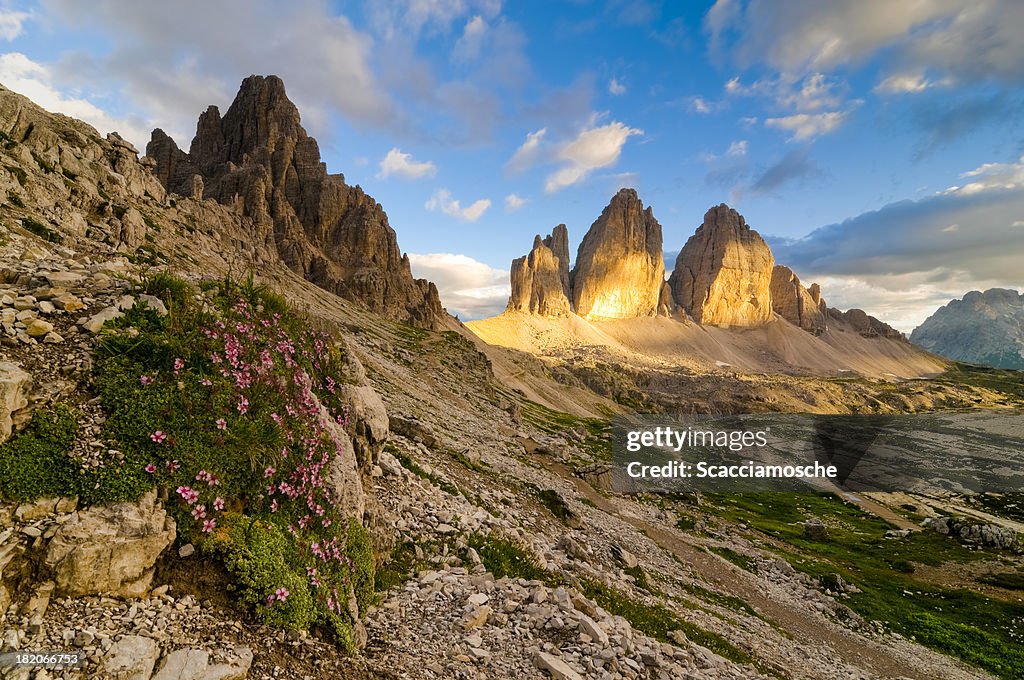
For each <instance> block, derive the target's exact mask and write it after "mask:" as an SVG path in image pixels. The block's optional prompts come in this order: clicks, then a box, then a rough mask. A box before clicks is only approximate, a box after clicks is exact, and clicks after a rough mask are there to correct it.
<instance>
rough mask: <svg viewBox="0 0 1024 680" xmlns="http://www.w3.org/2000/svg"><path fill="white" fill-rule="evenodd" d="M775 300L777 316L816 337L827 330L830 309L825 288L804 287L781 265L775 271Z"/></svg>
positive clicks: (773, 275)
mask: <svg viewBox="0 0 1024 680" xmlns="http://www.w3.org/2000/svg"><path fill="white" fill-rule="evenodd" d="M771 298H772V309H773V310H774V311H775V313H776V314H778V315H779V316H781V317H782V318H783V319H785V320H786V321H789V322H790V323H791V324H793V325H795V326H799V327H800V328H802V329H804V330H805V331H807V332H808V333H813V334H814V335H821V334H822V333H824V332H825V331H826V330H827V326H828V324H827V318H828V308H827V307H826V305H825V301H824V300H822V299H821V288H820V287H819V286H818V284H816V283H814V284H811V287H810V288H809V289H808V288H804V287H803V285H801V283H800V279H799V278H798V277H797V275H796V274H794V273H793V270H792V269H790V268H789V267H783V266H782V265H779V264H777V265H775V267H774V268H773V269H772V280H771Z"/></svg>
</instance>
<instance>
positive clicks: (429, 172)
mask: <svg viewBox="0 0 1024 680" xmlns="http://www.w3.org/2000/svg"><path fill="white" fill-rule="evenodd" d="M436 172H437V166H436V165H434V164H433V163H432V162H431V161H416V160H413V157H412V155H411V154H407V153H402V152H401V151H399V150H398V147H394V148H392V149H391V150H390V151H388V153H387V155H386V156H384V158H383V159H382V160H381V162H380V172H378V173H377V177H379V178H381V179H384V178H385V177H390V176H391V175H398V176H399V177H405V178H406V179H419V178H421V177H429V176H433V175H434V173H436Z"/></svg>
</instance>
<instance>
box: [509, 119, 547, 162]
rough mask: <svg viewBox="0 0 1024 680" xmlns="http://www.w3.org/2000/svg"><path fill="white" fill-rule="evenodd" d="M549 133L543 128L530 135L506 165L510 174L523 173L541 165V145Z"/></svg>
mask: <svg viewBox="0 0 1024 680" xmlns="http://www.w3.org/2000/svg"><path fill="white" fill-rule="evenodd" d="M547 131H548V130H547V128H541V129H539V130H535V131H534V132H530V133H528V134H527V135H526V141H525V142H523V143H522V144H521V145H520V146H519V148H518V149H516V152H515V153H514V154H512V158H510V159H509V161H508V163H506V164H505V168H506V169H507V170H508V171H509V172H522V171H523V170H526V169H527V168H530V167H532V166H533V165H536V164H537V163H539V162H540V161H541V159H542V156H541V143H542V142H543V141H544V135H546V134H547Z"/></svg>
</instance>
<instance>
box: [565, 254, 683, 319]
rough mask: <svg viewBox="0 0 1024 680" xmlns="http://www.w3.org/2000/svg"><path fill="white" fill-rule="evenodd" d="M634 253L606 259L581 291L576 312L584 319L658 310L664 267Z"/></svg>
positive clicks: (651, 313)
mask: <svg viewBox="0 0 1024 680" xmlns="http://www.w3.org/2000/svg"><path fill="white" fill-rule="evenodd" d="M657 264H659V263H658V262H654V263H652V262H651V260H650V258H648V257H646V255H644V254H640V253H636V254H631V255H627V256H625V257H621V258H619V259H618V260H617V261H614V262H606V263H604V266H603V267H601V268H600V269H601V270H603V271H600V275H598V276H593V277H592V278H591V280H589V281H588V282H587V284H586V286H585V288H584V289H583V290H582V291H581V294H580V296H579V307H578V309H577V310H576V313H577V314H579V315H580V316H582V317H583V318H585V319H589V320H600V319H631V318H635V317H641V316H651V315H653V314H655V313H656V312H657V309H658V293H659V291H660V290H661V283H662V281H663V280H664V268H663V267H662V268H659V267H658V266H657Z"/></svg>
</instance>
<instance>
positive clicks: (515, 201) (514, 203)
mask: <svg viewBox="0 0 1024 680" xmlns="http://www.w3.org/2000/svg"><path fill="white" fill-rule="evenodd" d="M524 205H526V199H525V198H523V197H521V196H517V195H516V194H509V195H508V196H506V197H505V212H515V211H516V210H519V209H520V208H522V207H523V206H524Z"/></svg>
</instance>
